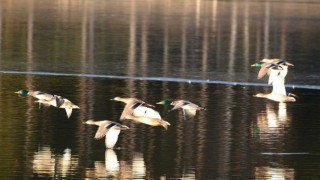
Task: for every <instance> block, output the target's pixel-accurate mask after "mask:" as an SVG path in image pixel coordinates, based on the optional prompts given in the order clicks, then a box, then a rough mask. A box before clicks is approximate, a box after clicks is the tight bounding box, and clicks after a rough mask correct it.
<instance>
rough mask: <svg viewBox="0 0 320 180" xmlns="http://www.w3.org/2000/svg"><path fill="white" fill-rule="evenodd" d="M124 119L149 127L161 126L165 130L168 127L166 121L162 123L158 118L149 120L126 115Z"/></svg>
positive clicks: (168, 124)
mask: <svg viewBox="0 0 320 180" xmlns="http://www.w3.org/2000/svg"><path fill="white" fill-rule="evenodd" d="M126 119H131V120H134V121H137V122H140V123H144V124H148V125H150V126H162V127H164V128H165V129H166V130H167V129H168V126H170V123H169V122H167V121H164V120H162V119H158V118H149V117H144V116H132V115H127V116H126Z"/></svg>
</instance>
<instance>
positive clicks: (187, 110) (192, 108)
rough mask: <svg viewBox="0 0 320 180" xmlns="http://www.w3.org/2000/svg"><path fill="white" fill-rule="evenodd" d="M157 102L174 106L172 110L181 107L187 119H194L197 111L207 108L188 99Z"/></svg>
mask: <svg viewBox="0 0 320 180" xmlns="http://www.w3.org/2000/svg"><path fill="white" fill-rule="evenodd" d="M157 104H163V105H172V106H174V107H173V108H172V109H171V110H170V111H173V110H175V109H179V108H181V109H182V110H183V116H184V119H185V120H188V119H193V118H194V116H195V115H196V112H197V111H201V110H205V108H203V107H201V106H199V105H197V104H194V103H192V102H190V101H186V100H168V99H166V100H162V101H160V102H157Z"/></svg>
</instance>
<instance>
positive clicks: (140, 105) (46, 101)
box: [15, 90, 205, 148]
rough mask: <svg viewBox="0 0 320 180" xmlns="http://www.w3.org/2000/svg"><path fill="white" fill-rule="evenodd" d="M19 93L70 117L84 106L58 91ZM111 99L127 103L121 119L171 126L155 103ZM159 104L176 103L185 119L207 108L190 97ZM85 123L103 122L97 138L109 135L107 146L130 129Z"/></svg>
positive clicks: (115, 123) (104, 123)
mask: <svg viewBox="0 0 320 180" xmlns="http://www.w3.org/2000/svg"><path fill="white" fill-rule="evenodd" d="M15 93H17V94H20V95H29V96H32V97H34V98H36V99H38V100H37V101H35V102H38V103H39V108H40V107H42V106H53V107H57V108H64V109H65V110H66V113H67V116H68V118H70V116H71V114H72V110H73V109H80V108H79V106H77V105H75V104H73V103H72V102H71V101H70V100H68V99H66V98H63V97H61V96H58V95H52V94H48V93H44V92H41V91H31V90H20V91H17V92H15ZM111 100H113V101H119V102H123V103H125V104H126V105H125V107H124V109H123V111H122V114H121V116H120V118H119V120H120V121H122V120H126V119H128V120H133V121H135V122H138V123H144V124H147V125H150V126H162V127H163V128H164V129H166V130H167V129H168V126H170V123H169V122H167V121H165V120H163V119H162V117H161V115H160V113H159V112H158V111H156V110H155V109H153V108H154V107H155V106H154V105H151V104H148V103H146V102H144V101H142V100H140V99H137V98H123V97H115V98H113V99H111ZM157 104H162V105H172V106H174V107H173V108H172V109H171V110H170V111H172V110H175V109H182V111H183V115H184V119H185V120H190V119H193V118H194V117H195V115H196V111H198V110H205V108H203V107H201V106H199V105H197V104H194V103H192V102H190V101H186V100H163V101H160V102H158V103H157ZM83 124H89V125H96V126H99V127H98V130H97V131H96V134H95V136H94V138H95V139H101V138H103V137H105V145H106V147H107V148H113V147H114V146H115V144H116V142H117V140H118V136H119V133H120V131H121V130H126V129H129V127H128V126H125V125H122V124H120V123H117V122H114V121H110V120H101V121H95V120H87V121H86V122H83Z"/></svg>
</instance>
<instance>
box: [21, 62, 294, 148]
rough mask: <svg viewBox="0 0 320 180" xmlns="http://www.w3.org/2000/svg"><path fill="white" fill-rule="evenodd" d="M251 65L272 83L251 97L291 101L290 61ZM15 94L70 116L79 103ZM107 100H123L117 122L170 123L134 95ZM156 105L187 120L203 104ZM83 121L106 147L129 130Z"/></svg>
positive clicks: (44, 95)
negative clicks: (178, 111) (268, 89)
mask: <svg viewBox="0 0 320 180" xmlns="http://www.w3.org/2000/svg"><path fill="white" fill-rule="evenodd" d="M251 66H255V67H261V68H260V71H259V73H258V79H261V78H262V77H264V76H265V75H266V74H268V75H269V81H268V84H272V86H273V89H272V92H271V93H269V94H263V93H258V94H256V95H254V97H259V98H267V99H270V100H273V101H277V102H281V103H282V102H294V101H295V98H294V95H293V94H287V93H286V89H285V85H284V82H285V76H286V75H287V73H288V67H289V66H293V64H291V63H289V62H286V61H284V60H280V59H263V60H261V61H260V63H255V64H253V65H251ZM15 93H17V94H21V95H29V96H32V97H34V98H36V99H38V100H37V101H35V102H38V103H39V108H40V107H42V106H53V107H57V108H64V109H65V110H66V113H67V117H68V118H70V116H71V114H72V110H73V109H79V106H77V105H75V104H73V103H72V102H71V101H70V100H68V99H66V98H63V97H61V96H58V95H52V94H48V93H44V92H41V91H32V90H20V91H17V92H15ZM111 100H113V101H119V102H123V103H125V107H124V109H123V111H122V114H121V116H120V118H119V120H120V121H122V120H126V119H128V120H133V121H135V122H138V123H144V124H147V125H150V126H162V127H163V128H164V129H166V130H167V129H168V126H170V123H169V122H167V121H165V120H163V119H162V117H161V115H160V113H159V112H158V111H156V110H155V109H154V107H155V106H154V105H152V104H148V103H146V102H144V101H142V100H140V99H136V98H123V97H115V98H113V99H111ZM156 104H160V105H171V106H173V108H172V109H171V110H169V112H170V111H173V110H176V109H182V112H183V116H184V119H185V120H191V119H193V118H194V117H195V115H196V112H197V111H202V110H205V108H204V107H201V106H199V105H197V104H195V103H192V102H190V101H187V100H169V99H166V100H162V101H160V102H157V103H156ZM83 124H89V125H96V126H98V130H97V131H96V134H95V136H94V138H95V139H101V138H103V137H105V145H106V148H113V147H114V146H115V144H116V143H117V140H118V136H119V133H120V131H121V130H126V129H129V127H128V126H125V125H122V124H120V123H117V122H114V121H109V120H102V121H95V120H88V121H86V122H83Z"/></svg>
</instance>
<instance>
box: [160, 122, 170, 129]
mask: <svg viewBox="0 0 320 180" xmlns="http://www.w3.org/2000/svg"><path fill="white" fill-rule="evenodd" d="M170 125H171V124H170V123H169V122H167V121H164V120H162V121H161V126H163V127H164V128H165V129H166V130H168V126H170Z"/></svg>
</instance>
